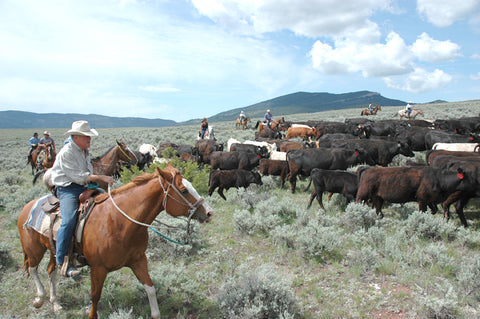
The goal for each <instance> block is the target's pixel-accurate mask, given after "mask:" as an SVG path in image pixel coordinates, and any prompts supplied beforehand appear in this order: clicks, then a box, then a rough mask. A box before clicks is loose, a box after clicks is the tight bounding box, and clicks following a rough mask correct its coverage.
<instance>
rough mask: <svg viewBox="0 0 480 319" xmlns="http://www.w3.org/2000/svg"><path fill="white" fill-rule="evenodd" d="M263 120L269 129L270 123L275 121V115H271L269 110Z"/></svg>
mask: <svg viewBox="0 0 480 319" xmlns="http://www.w3.org/2000/svg"><path fill="white" fill-rule="evenodd" d="M263 119H264V120H265V123H267V128H270V123H271V122H272V120H273V115H272V113H270V110H267V113H265V116H264V117H263Z"/></svg>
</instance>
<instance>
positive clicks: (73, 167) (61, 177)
mask: <svg viewBox="0 0 480 319" xmlns="http://www.w3.org/2000/svg"><path fill="white" fill-rule="evenodd" d="M51 170H52V181H53V184H54V185H55V186H62V187H65V186H69V185H70V184H72V183H75V184H79V185H87V177H88V175H90V174H93V166H92V162H91V160H90V154H89V152H88V150H85V153H84V152H83V151H82V149H81V148H80V147H78V145H77V144H75V142H74V141H72V142H70V143H68V144H65V145H64V146H63V147H62V149H61V150H60V152H58V154H57V157H56V158H55V163H54V164H53V167H52V168H51Z"/></svg>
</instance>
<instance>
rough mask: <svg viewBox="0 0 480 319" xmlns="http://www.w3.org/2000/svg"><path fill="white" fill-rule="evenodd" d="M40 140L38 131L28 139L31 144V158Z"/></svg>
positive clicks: (29, 154)
mask: <svg viewBox="0 0 480 319" xmlns="http://www.w3.org/2000/svg"><path fill="white" fill-rule="evenodd" d="M39 142H40V140H39V139H38V133H37V132H35V133H33V136H32V137H30V139H29V140H28V145H29V146H30V149H29V150H28V159H29V160H30V158H31V157H32V152H33V150H34V149H36V148H37V146H38V143H39Z"/></svg>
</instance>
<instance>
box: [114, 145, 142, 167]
mask: <svg viewBox="0 0 480 319" xmlns="http://www.w3.org/2000/svg"><path fill="white" fill-rule="evenodd" d="M118 147H119V148H120V152H122V154H123V155H125V157H126V158H128V160H129V161H131V160H133V158H131V157H130V156H128V154H127V153H126V152H125V151H124V150H123V147H121V146H120V144H119V145H118ZM127 149H128V151H129V152H130V153H131V154H133V156H134V157H135V160H136V161H137V163H138V158H137V155H135V153H134V152H132V151H130V149H129V148H128V147H127Z"/></svg>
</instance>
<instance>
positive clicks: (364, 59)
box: [310, 32, 413, 77]
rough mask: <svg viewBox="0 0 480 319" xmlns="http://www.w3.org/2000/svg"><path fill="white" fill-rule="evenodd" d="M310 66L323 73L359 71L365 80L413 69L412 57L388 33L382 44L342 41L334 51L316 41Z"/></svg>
mask: <svg viewBox="0 0 480 319" xmlns="http://www.w3.org/2000/svg"><path fill="white" fill-rule="evenodd" d="M310 55H311V57H312V63H313V67H314V68H316V69H318V70H320V71H322V72H324V73H326V74H339V73H346V72H361V73H362V75H363V76H364V77H374V76H388V75H398V74H405V73H408V72H410V71H411V70H412V67H411V63H412V58H413V56H412V54H411V53H410V51H409V50H408V47H407V45H406V44H405V42H404V41H403V39H402V38H401V37H400V36H399V35H398V34H397V33H395V32H391V33H390V34H389V35H388V36H387V38H386V42H385V44H381V43H374V44H371V43H367V44H365V43H362V42H355V41H351V39H346V38H345V39H341V40H337V41H336V42H335V49H334V48H332V47H331V46H330V45H329V44H326V43H322V42H321V41H316V42H315V44H314V46H313V48H312V50H311V51H310Z"/></svg>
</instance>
